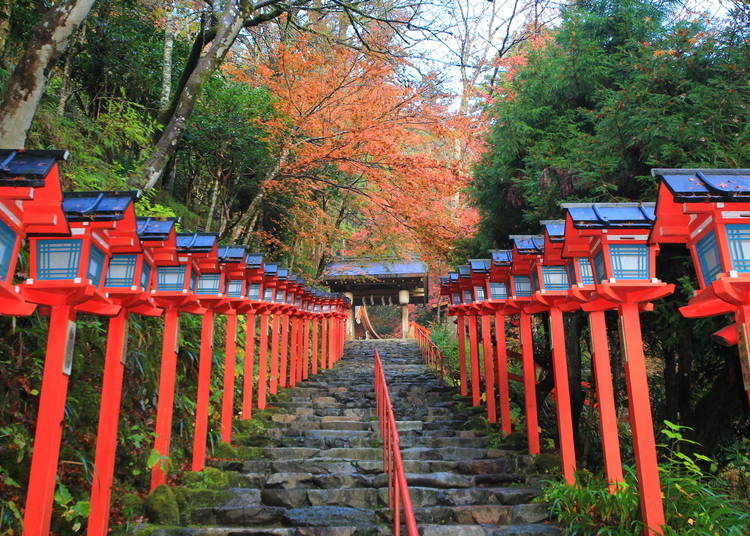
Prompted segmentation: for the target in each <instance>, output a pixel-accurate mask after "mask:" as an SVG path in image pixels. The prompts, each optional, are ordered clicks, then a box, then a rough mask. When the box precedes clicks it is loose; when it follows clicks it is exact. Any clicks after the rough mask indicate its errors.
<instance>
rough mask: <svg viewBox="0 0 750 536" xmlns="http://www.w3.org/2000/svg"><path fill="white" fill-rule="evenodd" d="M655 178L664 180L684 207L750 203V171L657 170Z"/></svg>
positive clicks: (652, 172)
mask: <svg viewBox="0 0 750 536" xmlns="http://www.w3.org/2000/svg"><path fill="white" fill-rule="evenodd" d="M651 174H652V175H653V176H654V177H657V178H660V179H662V180H663V181H664V184H666V186H667V188H669V190H670V191H671V192H672V194H673V195H674V197H675V201H677V202H680V203H690V202H703V203H705V202H709V203H710V202H729V203H731V202H743V201H744V202H748V201H750V169H668V168H656V169H652V170H651Z"/></svg>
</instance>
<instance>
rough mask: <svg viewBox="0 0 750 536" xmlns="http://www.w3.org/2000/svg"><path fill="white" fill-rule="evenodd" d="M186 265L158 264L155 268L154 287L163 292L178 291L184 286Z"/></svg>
mask: <svg viewBox="0 0 750 536" xmlns="http://www.w3.org/2000/svg"><path fill="white" fill-rule="evenodd" d="M186 269H187V266H184V265H183V266H158V267H157V268H156V276H157V277H156V288H157V290H160V291H164V292H179V291H182V290H183V289H184V288H185V270H186Z"/></svg>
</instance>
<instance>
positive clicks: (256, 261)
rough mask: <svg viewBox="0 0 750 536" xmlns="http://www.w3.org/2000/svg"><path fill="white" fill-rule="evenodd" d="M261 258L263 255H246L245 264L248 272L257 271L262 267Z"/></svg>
mask: <svg viewBox="0 0 750 536" xmlns="http://www.w3.org/2000/svg"><path fill="white" fill-rule="evenodd" d="M263 257H265V253H248V254H247V256H246V257H245V264H247V267H248V268H249V269H250V270H259V269H260V268H262V267H263Z"/></svg>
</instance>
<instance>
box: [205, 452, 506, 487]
mask: <svg viewBox="0 0 750 536" xmlns="http://www.w3.org/2000/svg"><path fill="white" fill-rule="evenodd" d="M375 450H378V451H380V449H375ZM211 465H212V466H214V467H219V468H222V469H229V470H235V471H241V472H242V473H244V474H245V476H246V477H248V478H249V475H254V474H268V473H271V472H276V473H311V474H334V473H362V474H373V473H380V472H381V471H382V461H381V459H380V458H379V457H378V458H377V459H374V460H373V459H364V460H342V459H341V458H316V459H314V460H313V459H308V458H296V459H295V458H292V459H284V460H268V459H264V460H247V461H244V462H241V461H238V462H219V461H212V462H211ZM520 465H521V464H519V463H518V460H517V459H514V458H513V457H504V458H493V459H483V460H404V469H405V470H406V472H408V473H434V472H451V471H452V472H455V473H457V474H462V475H476V476H477V477H478V482H477V485H487V484H490V483H491V482H493V481H494V482H518V481H519V480H520V479H521V475H520V474H518V470H519V469H520V468H521V467H520Z"/></svg>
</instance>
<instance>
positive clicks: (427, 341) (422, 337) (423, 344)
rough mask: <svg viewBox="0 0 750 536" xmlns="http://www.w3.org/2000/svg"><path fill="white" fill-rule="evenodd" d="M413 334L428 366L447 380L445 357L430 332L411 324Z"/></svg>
mask: <svg viewBox="0 0 750 536" xmlns="http://www.w3.org/2000/svg"><path fill="white" fill-rule="evenodd" d="M410 324H411V332H412V334H413V337H414V338H415V339H416V340H417V344H418V345H419V349H420V350H421V351H422V357H423V358H424V360H425V362H426V363H427V365H428V366H430V367H432V368H433V369H434V370H435V371H436V372H439V373H440V376H441V377H443V378H445V374H446V372H447V371H446V370H445V355H444V354H443V352H442V350H440V348H439V347H438V346H437V345H436V344H435V343H434V342H432V338H431V337H430V330H429V329H427V328H426V327H424V326H422V325H421V324H417V323H416V322H410Z"/></svg>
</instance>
